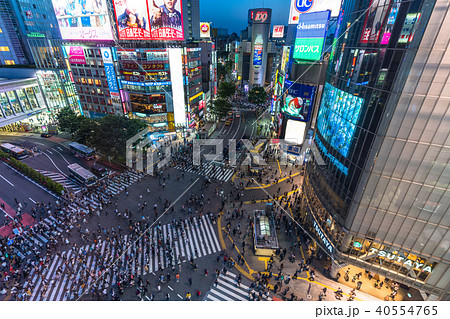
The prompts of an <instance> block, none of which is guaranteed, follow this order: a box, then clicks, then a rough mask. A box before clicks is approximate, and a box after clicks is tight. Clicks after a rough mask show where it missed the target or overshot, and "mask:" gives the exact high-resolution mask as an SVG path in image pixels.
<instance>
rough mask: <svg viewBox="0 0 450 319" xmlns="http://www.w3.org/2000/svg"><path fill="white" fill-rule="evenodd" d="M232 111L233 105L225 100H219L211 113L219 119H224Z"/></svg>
mask: <svg viewBox="0 0 450 319" xmlns="http://www.w3.org/2000/svg"><path fill="white" fill-rule="evenodd" d="M230 110H231V103H230V102H228V101H227V100H225V99H223V98H218V99H217V100H215V101H214V102H213V105H212V109H211V113H212V114H214V115H215V116H216V117H218V118H222V117H224V116H225V115H227V114H228V112H229V111H230Z"/></svg>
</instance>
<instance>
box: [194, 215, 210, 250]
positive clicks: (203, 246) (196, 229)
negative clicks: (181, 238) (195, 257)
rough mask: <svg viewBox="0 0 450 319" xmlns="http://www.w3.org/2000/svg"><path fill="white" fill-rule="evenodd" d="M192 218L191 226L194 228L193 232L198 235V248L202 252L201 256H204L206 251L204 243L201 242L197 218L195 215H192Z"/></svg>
mask: <svg viewBox="0 0 450 319" xmlns="http://www.w3.org/2000/svg"><path fill="white" fill-rule="evenodd" d="M193 220H194V223H193V226H192V227H193V228H194V229H195V232H196V234H197V236H198V241H199V243H200V248H201V249H202V254H203V256H206V255H207V253H206V248H205V243H204V242H203V238H202V236H201V235H200V229H199V227H200V225H199V224H198V221H197V219H196V218H195V217H194V219H193Z"/></svg>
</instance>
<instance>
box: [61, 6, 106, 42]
mask: <svg viewBox="0 0 450 319" xmlns="http://www.w3.org/2000/svg"><path fill="white" fill-rule="evenodd" d="M52 3H53V8H54V10H55V15H56V20H57V21H58V25H59V30H60V31H61V36H62V38H63V39H67V40H113V39H114V38H113V35H112V30H111V22H110V21H109V17H108V8H107V6H106V0H52Z"/></svg>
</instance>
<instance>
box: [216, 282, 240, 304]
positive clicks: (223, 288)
mask: <svg viewBox="0 0 450 319" xmlns="http://www.w3.org/2000/svg"><path fill="white" fill-rule="evenodd" d="M223 284H224V282H221V285H217V287H216V288H217V289H219V290H221V291H223V292H224V293H226V294H227V295H230V296H232V297H234V298H236V299H238V300H247V298H245V297H242V296H241V295H238V294H236V293H234V291H236V289H235V288H234V287H233V286H231V285H228V286H229V287H231V288H232V289H233V290H228V289H226V288H225V287H223V286H222V285H223Z"/></svg>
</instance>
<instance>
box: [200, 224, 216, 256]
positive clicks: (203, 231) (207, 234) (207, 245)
mask: <svg viewBox="0 0 450 319" xmlns="http://www.w3.org/2000/svg"><path fill="white" fill-rule="evenodd" d="M198 223H199V224H200V227H201V230H202V233H203V235H204V237H205V243H206V248H207V249H208V255H211V254H212V253H213V252H212V250H211V247H210V245H209V243H208V240H206V238H207V236H208V239H209V242H211V244H212V241H211V237H210V236H209V233H208V232H207V231H206V228H205V225H204V221H203V216H202V217H200V218H199V220H198ZM214 252H215V251H214Z"/></svg>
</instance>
